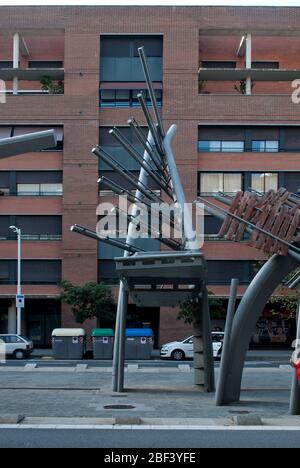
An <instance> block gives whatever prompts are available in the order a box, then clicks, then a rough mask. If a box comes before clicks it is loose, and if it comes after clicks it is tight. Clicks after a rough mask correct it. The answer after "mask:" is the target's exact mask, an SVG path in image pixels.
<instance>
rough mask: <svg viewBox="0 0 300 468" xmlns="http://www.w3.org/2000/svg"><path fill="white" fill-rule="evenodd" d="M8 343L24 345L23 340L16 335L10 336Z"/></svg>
mask: <svg viewBox="0 0 300 468" xmlns="http://www.w3.org/2000/svg"><path fill="white" fill-rule="evenodd" d="M6 343H10V344H15V343H23V340H21V338H19V337H18V336H16V335H10V336H7V340H6Z"/></svg>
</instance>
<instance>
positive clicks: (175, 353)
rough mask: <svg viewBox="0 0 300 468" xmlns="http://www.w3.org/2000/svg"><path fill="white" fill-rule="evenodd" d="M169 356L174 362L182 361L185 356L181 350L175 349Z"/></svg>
mask: <svg viewBox="0 0 300 468" xmlns="http://www.w3.org/2000/svg"><path fill="white" fill-rule="evenodd" d="M171 356H172V359H174V360H175V361H182V360H183V359H184V358H185V354H184V352H183V351H181V349H175V350H174V351H173V352H172V354H171Z"/></svg>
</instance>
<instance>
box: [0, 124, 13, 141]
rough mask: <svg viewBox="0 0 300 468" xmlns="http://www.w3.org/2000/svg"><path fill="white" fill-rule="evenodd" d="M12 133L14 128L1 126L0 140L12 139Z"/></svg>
mask: <svg viewBox="0 0 300 468" xmlns="http://www.w3.org/2000/svg"><path fill="white" fill-rule="evenodd" d="M11 132H12V127H8V126H6V125H5V126H1V127H0V140H2V139H3V138H10V137H11Z"/></svg>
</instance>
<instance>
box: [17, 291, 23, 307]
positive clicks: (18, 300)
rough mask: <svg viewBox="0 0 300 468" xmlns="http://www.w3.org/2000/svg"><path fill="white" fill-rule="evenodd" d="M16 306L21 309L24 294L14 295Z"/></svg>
mask: <svg viewBox="0 0 300 468" xmlns="http://www.w3.org/2000/svg"><path fill="white" fill-rule="evenodd" d="M16 306H17V307H20V308H21V309H23V308H24V307H25V296H24V294H17V295H16Z"/></svg>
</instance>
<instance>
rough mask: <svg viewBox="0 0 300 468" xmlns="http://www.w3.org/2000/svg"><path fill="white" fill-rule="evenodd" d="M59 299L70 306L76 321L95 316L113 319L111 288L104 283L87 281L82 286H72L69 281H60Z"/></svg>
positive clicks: (81, 321)
mask: <svg viewBox="0 0 300 468" xmlns="http://www.w3.org/2000/svg"><path fill="white" fill-rule="evenodd" d="M60 287H61V289H62V294H61V300H62V302H64V303H65V304H68V305H70V306H71V309H72V312H73V314H74V317H75V319H76V322H78V323H83V322H84V321H85V320H88V319H93V318H96V319H97V320H98V324H100V321H101V320H113V319H114V318H115V310H114V303H113V298H112V295H111V290H110V288H109V287H108V286H106V284H104V283H87V284H85V285H84V286H74V285H73V284H72V283H71V282H69V281H62V282H61V283H60Z"/></svg>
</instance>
